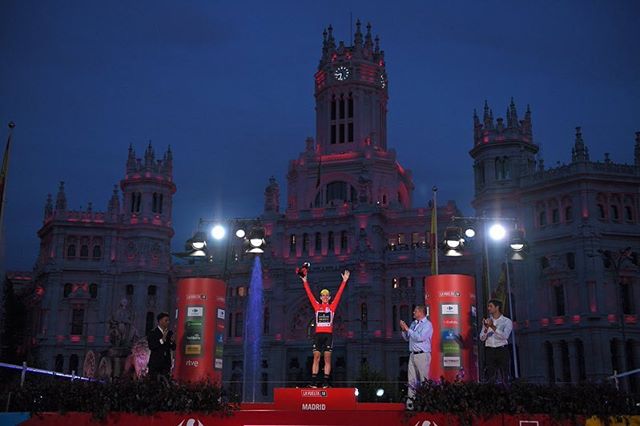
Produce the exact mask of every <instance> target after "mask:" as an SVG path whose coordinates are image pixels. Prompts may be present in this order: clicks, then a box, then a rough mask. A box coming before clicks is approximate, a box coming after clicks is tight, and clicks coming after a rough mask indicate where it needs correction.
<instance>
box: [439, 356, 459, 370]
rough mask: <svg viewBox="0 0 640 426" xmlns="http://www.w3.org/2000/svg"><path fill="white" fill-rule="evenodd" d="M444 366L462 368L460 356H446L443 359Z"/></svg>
mask: <svg viewBox="0 0 640 426" xmlns="http://www.w3.org/2000/svg"><path fill="white" fill-rule="evenodd" d="M442 364H443V365H444V366H445V367H460V357H459V356H444V357H442Z"/></svg>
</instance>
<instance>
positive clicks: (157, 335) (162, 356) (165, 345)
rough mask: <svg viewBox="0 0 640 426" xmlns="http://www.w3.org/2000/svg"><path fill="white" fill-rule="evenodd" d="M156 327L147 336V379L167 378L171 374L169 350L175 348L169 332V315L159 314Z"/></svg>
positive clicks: (172, 337) (171, 334)
mask: <svg viewBox="0 0 640 426" xmlns="http://www.w3.org/2000/svg"><path fill="white" fill-rule="evenodd" d="M157 319H158V326H157V327H155V328H154V329H153V330H151V331H149V334H147V341H148V342H149V350H150V351H151V354H150V355H149V363H148V364H147V367H148V368H149V377H151V378H153V379H156V378H158V377H159V376H164V377H166V378H169V373H170V372H171V350H174V349H175V348H176V343H175V341H174V336H173V332H172V331H171V330H169V314H168V313H166V312H161V313H159V314H158V316H157Z"/></svg>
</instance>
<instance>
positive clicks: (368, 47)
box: [315, 21, 388, 154]
mask: <svg viewBox="0 0 640 426" xmlns="http://www.w3.org/2000/svg"><path fill="white" fill-rule="evenodd" d="M360 27H361V24H360V21H358V22H357V23H356V33H355V35H354V40H353V45H352V46H345V45H344V43H343V42H342V41H341V42H340V43H339V44H338V45H337V46H336V42H335V39H334V37H333V28H332V27H331V26H329V28H328V29H327V30H325V31H324V33H323V36H324V40H323V43H322V57H321V59H320V64H319V65H318V72H316V74H315V98H316V141H317V146H318V150H319V151H320V153H321V154H330V153H340V152H348V151H354V150H361V149H362V148H363V147H365V146H369V145H370V146H373V147H375V149H379V150H383V151H386V149H387V125H386V121H387V89H388V83H387V74H386V71H385V62H384V51H381V50H380V44H379V39H378V37H376V38H375V40H374V39H372V37H371V25H370V24H367V32H366V34H365V35H364V36H363V34H362V31H361V29H360Z"/></svg>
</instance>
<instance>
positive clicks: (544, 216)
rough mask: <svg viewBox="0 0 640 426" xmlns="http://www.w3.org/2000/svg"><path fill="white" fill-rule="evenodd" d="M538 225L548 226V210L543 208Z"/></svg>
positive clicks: (539, 214)
mask: <svg viewBox="0 0 640 426" xmlns="http://www.w3.org/2000/svg"><path fill="white" fill-rule="evenodd" d="M538 225H540V226H546V225H547V212H546V210H542V211H541V212H539V213H538Z"/></svg>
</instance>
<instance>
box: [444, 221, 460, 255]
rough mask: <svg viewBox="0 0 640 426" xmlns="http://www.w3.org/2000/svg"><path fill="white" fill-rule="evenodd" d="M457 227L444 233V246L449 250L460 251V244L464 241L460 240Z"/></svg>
mask: <svg viewBox="0 0 640 426" xmlns="http://www.w3.org/2000/svg"><path fill="white" fill-rule="evenodd" d="M460 231H461V230H460V228H459V227H453V226H452V227H448V228H447V229H446V230H445V231H444V245H445V247H446V248H449V249H454V250H457V249H460V248H462V244H463V242H464V240H463V239H462V236H461V232H460Z"/></svg>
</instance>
